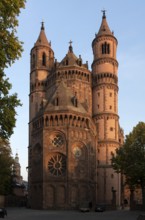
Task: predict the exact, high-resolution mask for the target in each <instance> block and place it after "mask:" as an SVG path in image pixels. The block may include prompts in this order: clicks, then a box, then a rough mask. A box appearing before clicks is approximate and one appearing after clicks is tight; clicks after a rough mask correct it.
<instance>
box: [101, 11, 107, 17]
mask: <svg viewBox="0 0 145 220" xmlns="http://www.w3.org/2000/svg"><path fill="white" fill-rule="evenodd" d="M101 12H103V18H106V14H105V13H106V10H105V9H103V10H101Z"/></svg>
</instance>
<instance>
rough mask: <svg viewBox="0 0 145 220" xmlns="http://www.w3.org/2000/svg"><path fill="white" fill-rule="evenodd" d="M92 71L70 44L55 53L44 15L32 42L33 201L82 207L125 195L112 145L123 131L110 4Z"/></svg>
mask: <svg viewBox="0 0 145 220" xmlns="http://www.w3.org/2000/svg"><path fill="white" fill-rule="evenodd" d="M92 49H93V55H94V60H93V62H92V71H90V70H89V69H88V63H87V62H86V63H83V60H82V58H81V56H79V57H77V56H76V55H75V54H74V52H73V47H72V42H71V41H70V45H69V48H68V52H67V54H66V56H65V57H64V58H63V59H62V61H61V62H58V61H57V60H56V59H54V52H53V50H52V48H51V43H50V42H49V41H48V40H47V37H46V35H45V30H44V24H43V23H42V26H41V31H40V34H39V37H38V40H37V41H36V43H35V44H34V47H33V48H32V50H31V72H30V95H29V97H30V121H29V148H28V149H29V166H28V168H29V177H28V178H29V179H28V181H29V204H30V206H31V207H32V208H40V209H57V208H60V209H61V208H62V209H77V208H79V207H80V206H81V204H82V203H84V202H88V203H90V202H91V203H92V205H95V203H96V202H97V203H98V202H100V203H102V202H103V203H104V202H105V203H107V204H111V203H112V198H113V197H112V196H113V192H114V191H116V201H117V204H119V200H120V178H119V176H118V175H117V174H115V173H114V171H113V170H112V168H111V163H110V158H111V153H112V152H114V150H115V149H116V148H117V147H119V145H120V142H121V141H122V139H123V134H122V131H121V129H120V127H119V116H118V76H117V70H118V62H117V60H116V49H117V39H116V38H115V37H114V35H113V33H112V32H111V31H110V29H109V26H108V24H107V20H106V15H105V12H103V17H102V24H101V27H100V30H99V32H98V34H97V35H96V36H95V39H94V40H93V42H92Z"/></svg>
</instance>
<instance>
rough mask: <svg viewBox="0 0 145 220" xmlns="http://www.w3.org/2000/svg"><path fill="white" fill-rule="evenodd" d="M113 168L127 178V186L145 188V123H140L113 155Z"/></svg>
mask: <svg viewBox="0 0 145 220" xmlns="http://www.w3.org/2000/svg"><path fill="white" fill-rule="evenodd" d="M112 166H113V168H114V170H115V171H116V172H118V173H122V174H124V175H125V176H126V182H127V184H128V185H129V186H130V187H131V188H133V187H135V186H136V185H140V186H141V187H142V188H144V187H145V123H144V122H139V123H138V124H137V125H136V127H134V128H133V130H132V132H130V133H129V135H127V136H126V139H125V143H124V145H123V146H121V147H120V148H118V149H116V153H115V154H112Z"/></svg>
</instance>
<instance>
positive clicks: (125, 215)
mask: <svg viewBox="0 0 145 220" xmlns="http://www.w3.org/2000/svg"><path fill="white" fill-rule="evenodd" d="M7 212H8V216H6V217H5V219H7V220H9V219H11V220H38V219H39V220H137V217H138V216H139V215H140V214H143V215H145V213H143V212H139V211H128V210H118V211H105V212H103V213H98V212H87V213H82V212H79V211H48V210H47V211H42V210H32V209H25V208H8V209H7Z"/></svg>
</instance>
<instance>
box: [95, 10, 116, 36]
mask: <svg viewBox="0 0 145 220" xmlns="http://www.w3.org/2000/svg"><path fill="white" fill-rule="evenodd" d="M102 12H103V16H102V23H101V26H100V29H99V31H98V34H97V36H101V35H111V36H112V35H113V34H112V32H111V30H110V28H109V26H108V23H107V20H106V10H104V9H103V10H102Z"/></svg>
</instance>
